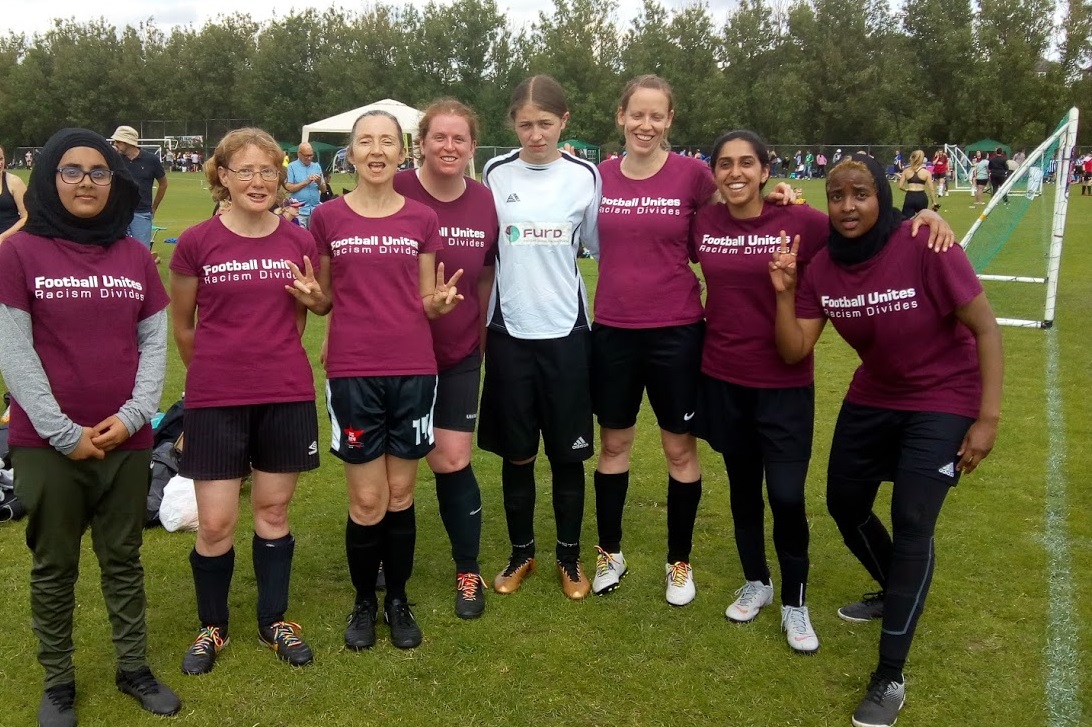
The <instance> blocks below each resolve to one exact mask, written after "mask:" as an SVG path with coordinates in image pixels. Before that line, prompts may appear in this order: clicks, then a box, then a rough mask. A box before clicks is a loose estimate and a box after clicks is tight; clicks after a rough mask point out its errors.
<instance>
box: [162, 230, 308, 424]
mask: <svg viewBox="0 0 1092 727" xmlns="http://www.w3.org/2000/svg"><path fill="white" fill-rule="evenodd" d="M304 255H306V256H308V257H309V258H311V261H312V264H313V265H314V266H315V267H317V266H318V250H317V249H316V248H315V241H314V240H313V239H311V236H310V235H309V234H307V231H306V230H304V229H303V228H302V227H297V226H296V225H293V224H291V223H290V222H288V221H286V220H281V221H280V224H279V225H278V226H277V229H276V230H274V231H273V233H272V234H270V235H267V236H266V237H243V236H241V235H236V234H235V233H234V232H232V231H231V230H229V229H228V228H227V227H225V226H224V223H223V222H222V221H221V219H220V217H213V218H211V219H209V220H206V221H205V222H202V223H201V224H199V225H194V226H193V227H191V228H189V229H188V230H186V231H185V232H183V233H182V235H181V237H179V238H178V247H177V249H175V252H174V257H172V258H171V270H172V271H173V272H175V273H177V274H179V275H189V276H191V277H194V278H197V331H196V333H195V334H194V341H193V360H191V361H190V365H189V369H188V370H187V371H186V406H187V407H188V408H192V409H199V408H203V407H211V406H244V405H249V404H272V403H283V402H293V401H314V399H315V382H314V374H313V372H312V371H311V363H310V361H308V359H307V352H306V351H304V349H303V343H302V342H301V341H300V334H299V329H298V328H297V327H296V299H295V298H293V297H292V296H291V295H290V294H289V293H288V292H287V291H286V290H285V289H284V286H285V285H291V284H292V280H293V277H292V272H291V271H290V270H289V269H288V266H287V265H286V264H285V263H284V261H285V260H290V261H292V262H293V263H295V264H296V265H298V266H299V268H300V269H301V270H302V269H303V266H304V264H303V256H304Z"/></svg>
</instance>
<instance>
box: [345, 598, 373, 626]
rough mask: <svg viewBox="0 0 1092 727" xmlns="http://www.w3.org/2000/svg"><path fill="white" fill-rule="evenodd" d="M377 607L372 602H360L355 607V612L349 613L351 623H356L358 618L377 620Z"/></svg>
mask: <svg viewBox="0 0 1092 727" xmlns="http://www.w3.org/2000/svg"><path fill="white" fill-rule="evenodd" d="M375 612H376V607H375V606H373V605H372V604H370V603H360V604H357V605H356V606H354V607H353V612H352V613H350V614H349V623H354V622H355V621H357V620H362V619H365V618H367V619H370V620H371V621H375Z"/></svg>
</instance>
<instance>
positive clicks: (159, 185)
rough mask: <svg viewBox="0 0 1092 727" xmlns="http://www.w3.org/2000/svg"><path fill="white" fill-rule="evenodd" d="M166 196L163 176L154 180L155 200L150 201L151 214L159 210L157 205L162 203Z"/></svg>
mask: <svg viewBox="0 0 1092 727" xmlns="http://www.w3.org/2000/svg"><path fill="white" fill-rule="evenodd" d="M166 196H167V175H166V174H164V175H163V176H162V177H160V178H159V179H157V180H155V199H153V200H152V214H153V215H154V214H155V213H156V210H158V209H159V203H160V202H162V201H163V198H164V197H166Z"/></svg>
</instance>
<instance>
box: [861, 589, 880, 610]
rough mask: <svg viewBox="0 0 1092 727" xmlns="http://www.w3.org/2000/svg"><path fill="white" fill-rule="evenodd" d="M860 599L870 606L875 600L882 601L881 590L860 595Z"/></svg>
mask: <svg viewBox="0 0 1092 727" xmlns="http://www.w3.org/2000/svg"><path fill="white" fill-rule="evenodd" d="M861 601H862V602H863V603H864V604H866V605H868V606H872V605H874V604H875V603H877V602H879V603H883V591H873V592H872V593H866V594H864V595H863V596H862V597H861Z"/></svg>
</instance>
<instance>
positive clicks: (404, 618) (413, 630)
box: [383, 598, 421, 649]
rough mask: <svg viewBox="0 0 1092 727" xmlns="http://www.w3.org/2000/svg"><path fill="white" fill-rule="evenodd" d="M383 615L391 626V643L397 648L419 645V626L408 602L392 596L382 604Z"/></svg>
mask: <svg viewBox="0 0 1092 727" xmlns="http://www.w3.org/2000/svg"><path fill="white" fill-rule="evenodd" d="M383 617H384V618H385V619H386V621H387V623H388V624H389V625H390V627H391V643H392V644H394V645H395V646H396V647H398V648H399V649H412V648H414V647H415V646H420V645H421V628H420V627H419V626H418V625H417V619H415V618H414V617H413V611H410V605H409V603H408V602H406V601H403V600H402V599H401V598H394V599H391V600H390V601H388V602H387V603H386V604H385V605H384V606H383Z"/></svg>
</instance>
